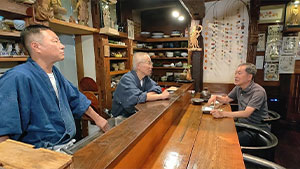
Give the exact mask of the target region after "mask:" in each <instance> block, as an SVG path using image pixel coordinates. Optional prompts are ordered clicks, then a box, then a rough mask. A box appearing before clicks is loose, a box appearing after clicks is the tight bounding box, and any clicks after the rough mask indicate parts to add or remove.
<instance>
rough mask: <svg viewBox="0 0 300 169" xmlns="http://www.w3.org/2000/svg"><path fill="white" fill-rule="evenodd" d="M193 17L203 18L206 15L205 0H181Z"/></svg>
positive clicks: (195, 18) (196, 18)
mask: <svg viewBox="0 0 300 169" xmlns="http://www.w3.org/2000/svg"><path fill="white" fill-rule="evenodd" d="M179 1H180V3H181V5H182V6H183V7H184V8H185V9H186V10H187V11H188V13H189V14H190V16H191V17H192V19H194V20H201V19H202V18H204V16H205V4H204V1H205V0H179Z"/></svg>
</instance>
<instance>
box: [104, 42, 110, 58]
mask: <svg viewBox="0 0 300 169" xmlns="http://www.w3.org/2000/svg"><path fill="white" fill-rule="evenodd" d="M104 56H105V57H110V47H109V46H108V45H104Z"/></svg>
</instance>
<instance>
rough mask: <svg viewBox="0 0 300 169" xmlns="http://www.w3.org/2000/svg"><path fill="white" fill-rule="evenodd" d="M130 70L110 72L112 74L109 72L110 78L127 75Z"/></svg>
mask: <svg viewBox="0 0 300 169" xmlns="http://www.w3.org/2000/svg"><path fill="white" fill-rule="evenodd" d="M129 71H130V70H120V71H112V72H110V73H109V74H110V75H111V76H113V75H120V74H125V73H127V72H129Z"/></svg>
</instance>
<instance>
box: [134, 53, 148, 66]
mask: <svg viewBox="0 0 300 169" xmlns="http://www.w3.org/2000/svg"><path fill="white" fill-rule="evenodd" d="M147 58H150V56H149V55H148V53H145V52H137V53H134V54H133V61H132V67H133V68H132V69H133V70H135V71H136V70H137V65H138V64H139V63H142V62H145V61H147Z"/></svg>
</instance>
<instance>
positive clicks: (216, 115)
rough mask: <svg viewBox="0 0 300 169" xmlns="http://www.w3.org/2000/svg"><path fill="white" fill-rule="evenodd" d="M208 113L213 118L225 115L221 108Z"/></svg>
mask: <svg viewBox="0 0 300 169" xmlns="http://www.w3.org/2000/svg"><path fill="white" fill-rule="evenodd" d="M210 114H212V115H213V117H214V118H218V119H219V118H224V117H225V115H224V112H223V110H221V109H214V110H212V111H210Z"/></svg>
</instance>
